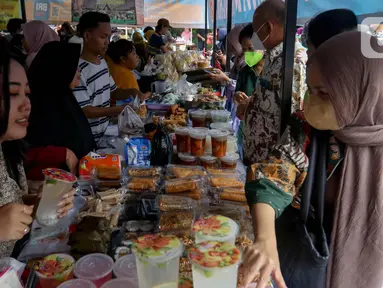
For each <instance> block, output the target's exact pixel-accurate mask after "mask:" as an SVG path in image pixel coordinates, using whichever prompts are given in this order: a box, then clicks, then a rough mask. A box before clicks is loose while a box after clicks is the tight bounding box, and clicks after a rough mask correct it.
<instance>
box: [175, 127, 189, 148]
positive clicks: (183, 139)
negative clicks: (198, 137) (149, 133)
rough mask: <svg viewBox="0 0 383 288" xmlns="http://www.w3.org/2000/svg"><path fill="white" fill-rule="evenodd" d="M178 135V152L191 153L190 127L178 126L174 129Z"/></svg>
mask: <svg viewBox="0 0 383 288" xmlns="http://www.w3.org/2000/svg"><path fill="white" fill-rule="evenodd" d="M174 132H175V135H176V143H177V152H178V153H190V135H189V128H187V127H178V128H175V130H174Z"/></svg>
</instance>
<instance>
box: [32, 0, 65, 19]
mask: <svg viewBox="0 0 383 288" xmlns="http://www.w3.org/2000/svg"><path fill="white" fill-rule="evenodd" d="M25 11H26V14H27V20H28V21H31V20H41V21H44V22H46V23H48V24H62V23H63V22H66V21H68V22H70V21H71V19H72V1H71V0H25Z"/></svg>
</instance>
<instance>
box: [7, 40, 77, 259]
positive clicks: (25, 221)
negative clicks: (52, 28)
mask: <svg viewBox="0 0 383 288" xmlns="http://www.w3.org/2000/svg"><path fill="white" fill-rule="evenodd" d="M0 71H1V72H0V79H1V80H0V227H1V229H0V258H4V257H9V256H10V255H11V253H12V250H13V249H14V246H15V243H16V240H19V239H22V238H23V237H24V236H25V235H26V234H28V232H29V230H30V228H29V225H30V224H31V223H32V220H33V219H32V217H31V215H32V212H33V206H34V205H35V204H36V201H37V197H36V196H35V195H28V185H27V179H26V176H25V171H24V168H23V151H24V146H25V145H24V144H23V141H22V139H23V138H24V137H25V135H26V134H27V127H28V119H29V115H30V112H31V104H30V101H29V94H30V89H29V85H28V80H27V76H26V74H25V70H24V68H23V66H22V65H21V64H20V63H18V62H17V61H16V60H15V59H13V58H12V56H11V54H10V53H9V48H8V45H7V42H6V40H5V39H4V38H2V37H0ZM48 133H49V131H48ZM73 195H74V190H72V191H71V192H69V193H67V194H65V195H64V196H63V199H62V201H61V202H60V203H59V207H58V211H57V213H58V216H59V217H60V218H62V217H64V216H65V215H66V214H67V212H68V211H69V210H70V209H71V208H72V207H73ZM13 256H14V257H17V255H13Z"/></svg>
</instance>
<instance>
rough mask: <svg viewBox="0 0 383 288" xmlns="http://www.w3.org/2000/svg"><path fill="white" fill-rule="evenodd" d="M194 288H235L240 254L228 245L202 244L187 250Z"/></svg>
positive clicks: (235, 248)
mask: <svg viewBox="0 0 383 288" xmlns="http://www.w3.org/2000/svg"><path fill="white" fill-rule="evenodd" d="M188 256H189V260H190V262H191V263H192V271H193V286H194V288H206V287H220V288H235V287H237V277H238V267H239V264H240V261H241V252H240V251H239V249H238V248H237V247H235V246H234V245H233V244H230V243H222V242H215V241H212V242H204V243H201V244H199V245H196V246H194V247H193V248H191V249H189V253H188Z"/></svg>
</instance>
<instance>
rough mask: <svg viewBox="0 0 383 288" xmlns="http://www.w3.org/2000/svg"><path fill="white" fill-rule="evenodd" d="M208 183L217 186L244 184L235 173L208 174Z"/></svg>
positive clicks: (241, 185) (238, 186) (242, 186)
mask: <svg viewBox="0 0 383 288" xmlns="http://www.w3.org/2000/svg"><path fill="white" fill-rule="evenodd" d="M210 185H211V187H218V188H240V189H244V188H245V184H244V183H243V181H242V179H241V178H240V177H239V176H238V175H237V174H231V175H230V174H228V175H210Z"/></svg>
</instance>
